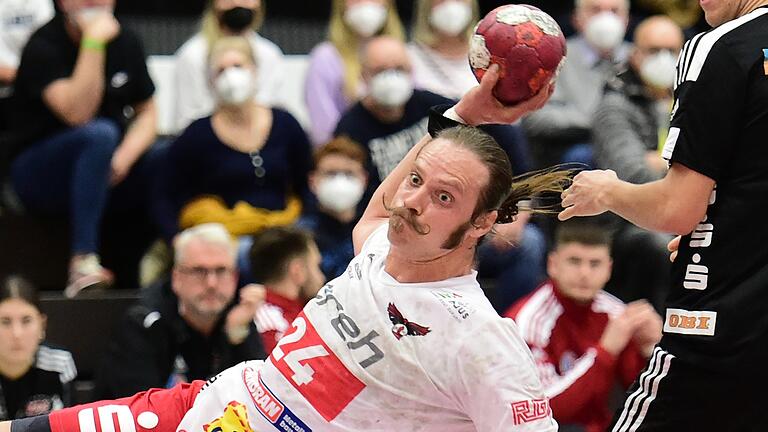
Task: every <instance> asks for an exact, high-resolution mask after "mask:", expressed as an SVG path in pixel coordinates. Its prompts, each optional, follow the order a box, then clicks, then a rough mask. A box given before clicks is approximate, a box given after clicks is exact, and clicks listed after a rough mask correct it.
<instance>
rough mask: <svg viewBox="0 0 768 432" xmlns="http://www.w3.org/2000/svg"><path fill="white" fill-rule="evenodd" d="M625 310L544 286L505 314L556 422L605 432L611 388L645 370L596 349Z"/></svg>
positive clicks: (636, 355) (632, 347)
mask: <svg viewBox="0 0 768 432" xmlns="http://www.w3.org/2000/svg"><path fill="white" fill-rule="evenodd" d="M625 307H626V306H625V305H624V303H622V302H621V300H619V299H617V298H616V297H613V296H612V295H610V294H608V293H606V292H603V291H601V292H600V293H598V294H597V296H596V297H595V300H594V301H592V302H591V303H589V304H586V305H585V304H579V303H577V302H575V301H573V300H571V299H569V298H567V297H565V296H564V295H563V294H561V293H559V292H558V290H557V289H556V288H555V285H554V283H553V282H552V281H547V282H545V283H544V284H543V285H542V286H540V287H539V288H538V289H536V291H534V292H533V293H531V294H529V295H528V296H527V297H525V298H523V299H522V300H520V301H519V302H517V303H516V304H515V305H514V306H513V307H512V308H511V309H509V310H508V311H507V313H506V314H505V316H507V317H509V318H512V319H514V320H515V321H516V322H517V325H518V327H519V328H520V332H521V334H522V336H523V338H524V339H525V340H526V342H527V343H528V346H529V347H530V348H531V352H533V357H534V360H535V361H536V366H537V367H538V370H539V377H540V378H541V381H542V384H544V386H545V393H546V394H547V396H548V397H549V398H550V406H551V407H552V412H553V413H554V416H555V419H557V421H558V422H562V423H578V424H583V425H585V426H586V430H587V431H588V432H592V431H604V430H605V428H606V427H607V426H608V424H609V422H610V420H611V413H610V411H609V409H608V408H609V398H610V395H611V390H613V387H614V385H616V384H617V383H618V384H620V385H622V386H623V387H622V388H623V389H625V388H628V387H629V386H630V384H632V382H633V381H634V380H635V378H637V376H638V374H639V373H640V371H641V370H642V369H643V366H645V357H644V356H643V355H642V354H641V353H640V351H639V350H638V347H637V345H636V344H635V343H629V344H628V345H627V346H626V347H625V348H624V350H623V351H622V352H621V354H619V356H614V355H612V354H611V353H609V352H608V351H606V350H605V349H604V348H602V347H601V346H600V344H599V342H600V338H601V336H602V334H603V331H605V328H606V326H607V325H608V320H609V319H610V317H611V316H616V315H619V314H621V312H622V311H623V310H624V309H625ZM265 345H266V343H265Z"/></svg>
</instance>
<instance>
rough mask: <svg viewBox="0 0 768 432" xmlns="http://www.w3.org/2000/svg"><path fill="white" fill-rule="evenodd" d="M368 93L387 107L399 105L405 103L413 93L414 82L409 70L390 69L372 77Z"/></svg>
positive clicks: (378, 102)
mask: <svg viewBox="0 0 768 432" xmlns="http://www.w3.org/2000/svg"><path fill="white" fill-rule="evenodd" d="M368 93H369V94H370V95H371V97H372V98H373V100H374V101H375V102H376V103H377V104H379V105H382V106H385V107H387V108H394V107H399V106H403V105H405V103H406V102H408V99H410V98H411V95H413V82H412V81H411V76H410V75H409V74H408V73H407V72H403V71H401V70H397V69H388V70H385V71H383V72H379V73H378V74H376V75H375V76H374V77H373V78H372V79H371V82H370V85H369V87H368Z"/></svg>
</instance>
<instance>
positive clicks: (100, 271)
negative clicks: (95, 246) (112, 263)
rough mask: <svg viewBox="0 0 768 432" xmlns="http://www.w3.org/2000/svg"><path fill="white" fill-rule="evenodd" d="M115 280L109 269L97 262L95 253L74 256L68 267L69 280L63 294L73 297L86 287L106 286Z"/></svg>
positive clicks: (97, 258)
mask: <svg viewBox="0 0 768 432" xmlns="http://www.w3.org/2000/svg"><path fill="white" fill-rule="evenodd" d="M114 280H115V276H114V275H113V274H112V272H111V271H109V270H107V269H105V268H104V267H102V266H101V264H100V263H99V257H98V255H96V254H88V255H85V256H83V257H81V258H76V259H75V260H74V262H73V263H72V264H71V265H70V267H69V282H68V283H67V287H66V288H65V289H64V296H65V297H67V298H74V297H75V296H77V295H78V294H79V293H80V292H81V291H83V290H84V289H87V288H97V287H99V288H106V287H108V286H110V285H112V283H113V282H114Z"/></svg>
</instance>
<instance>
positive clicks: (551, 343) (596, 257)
mask: <svg viewBox="0 0 768 432" xmlns="http://www.w3.org/2000/svg"><path fill="white" fill-rule="evenodd" d="M610 244H611V237H610V232H609V231H607V229H606V228H605V227H604V226H601V225H598V224H596V223H593V222H591V221H588V222H578V221H569V222H566V223H564V224H562V225H560V226H559V227H558V231H557V234H556V237H555V247H554V249H553V251H552V252H550V254H549V257H548V261H547V273H548V274H549V276H550V278H551V279H550V280H549V281H547V282H545V283H544V284H543V285H541V286H540V287H539V288H537V289H536V290H535V291H534V292H532V293H531V294H529V295H528V296H527V297H524V298H523V299H521V300H520V301H518V302H517V303H515V304H514V305H513V306H512V307H511V308H510V309H509V310H508V311H507V312H506V313H505V316H507V317H509V318H512V319H514V320H515V321H516V322H517V325H518V327H519V329H520V335H521V336H522V337H523V339H525V341H526V343H527V344H528V346H529V347H530V348H531V352H532V353H533V357H534V360H535V362H536V366H537V370H538V373H539V378H540V379H541V382H542V384H543V385H544V388H545V390H544V393H545V395H546V396H547V397H548V398H550V406H551V407H552V413H553V416H554V418H555V420H557V421H558V423H560V424H561V425H578V426H580V427H582V428H583V429H584V430H586V431H587V432H597V431H600V432H602V431H604V430H606V427H607V426H608V425H609V423H610V421H611V411H610V405H611V403H610V399H611V393H612V391H613V390H614V388H615V387H616V386H617V385H618V386H622V387H621V389H622V390H624V389H627V388H628V387H629V386H630V384H632V382H633V381H634V380H635V379H636V378H637V376H638V375H639V373H640V371H641V370H642V369H643V367H644V366H645V361H646V358H647V357H648V356H649V355H650V353H651V351H652V350H653V346H654V345H655V344H656V342H658V340H659V339H660V338H661V317H659V316H658V314H657V313H656V312H655V311H654V310H653V307H652V306H651V305H650V304H649V303H648V302H646V301H644V300H639V301H635V302H632V303H630V304H629V305H625V304H624V303H622V302H621V301H620V300H619V299H617V298H616V297H614V296H612V295H611V294H608V293H606V292H605V291H603V287H604V286H605V283H606V282H607V281H608V279H609V278H610V277H611V270H612V261H611V250H610Z"/></svg>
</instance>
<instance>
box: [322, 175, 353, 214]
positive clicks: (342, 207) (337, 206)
mask: <svg viewBox="0 0 768 432" xmlns="http://www.w3.org/2000/svg"><path fill="white" fill-rule="evenodd" d="M363 192H365V186H364V185H363V182H362V181H360V179H358V178H356V177H351V176H348V175H344V174H336V175H333V176H330V177H325V178H323V179H322V180H320V182H319V184H318V185H317V200H318V201H319V202H320V204H321V205H322V206H323V207H325V208H327V209H329V210H332V211H336V212H342V211H346V210H350V209H353V208H354V207H355V206H356V205H357V203H359V202H360V199H361V198H362V197H363Z"/></svg>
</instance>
